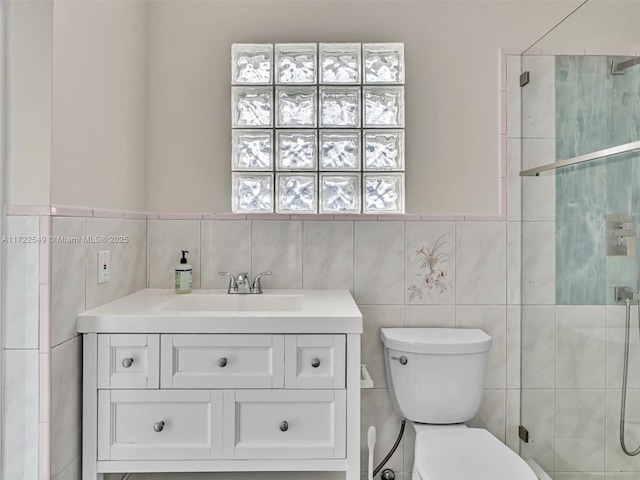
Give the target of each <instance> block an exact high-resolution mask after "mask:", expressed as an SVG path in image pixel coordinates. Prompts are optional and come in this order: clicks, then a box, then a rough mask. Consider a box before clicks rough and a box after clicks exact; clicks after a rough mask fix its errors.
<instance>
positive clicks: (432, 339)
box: [380, 328, 491, 354]
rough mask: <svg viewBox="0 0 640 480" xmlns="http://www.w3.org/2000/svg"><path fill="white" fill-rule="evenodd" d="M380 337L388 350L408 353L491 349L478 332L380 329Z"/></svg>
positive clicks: (454, 352)
mask: <svg viewBox="0 0 640 480" xmlns="http://www.w3.org/2000/svg"><path fill="white" fill-rule="evenodd" d="M380 337H381V338H382V342H383V343H384V344H385V346H386V347H387V348H390V349H393V350H398V351H402V352H411V353H432V354H464V353H481V352H487V351H489V349H490V348H491V337H490V336H489V335H487V334H486V333H485V332H483V331H482V330H480V329H478V328H382V329H380Z"/></svg>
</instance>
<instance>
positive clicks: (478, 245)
mask: <svg viewBox="0 0 640 480" xmlns="http://www.w3.org/2000/svg"><path fill="white" fill-rule="evenodd" d="M506 230H507V229H506V223H505V222H460V223H458V227H457V245H456V251H457V256H456V278H457V286H456V303H457V304H462V305H504V304H505V303H506V296H507V292H506V290H507V288H506V285H507V278H506V277H507V274H506V271H507V260H506V250H507V244H506V243H507V241H506V239H507V232H506Z"/></svg>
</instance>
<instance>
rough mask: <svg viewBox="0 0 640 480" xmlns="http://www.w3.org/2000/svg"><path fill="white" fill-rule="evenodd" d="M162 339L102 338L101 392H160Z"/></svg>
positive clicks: (131, 335)
mask: <svg viewBox="0 0 640 480" xmlns="http://www.w3.org/2000/svg"><path fill="white" fill-rule="evenodd" d="M159 379H160V335H157V334H151V335H147V334H126V335H119V334H101V335H98V388H100V389H106V388H116V389H118V388H123V389H130V388H159Z"/></svg>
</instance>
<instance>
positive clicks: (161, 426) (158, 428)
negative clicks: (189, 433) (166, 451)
mask: <svg viewBox="0 0 640 480" xmlns="http://www.w3.org/2000/svg"><path fill="white" fill-rule="evenodd" d="M153 429H154V430H155V431H156V432H161V431H162V430H164V422H163V421H160V422H158V423H156V424H155V425H154V426H153Z"/></svg>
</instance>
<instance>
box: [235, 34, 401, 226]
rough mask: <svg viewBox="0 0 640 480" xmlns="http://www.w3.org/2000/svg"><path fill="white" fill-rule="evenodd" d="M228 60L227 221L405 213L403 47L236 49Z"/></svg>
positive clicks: (263, 46)
mask: <svg viewBox="0 0 640 480" xmlns="http://www.w3.org/2000/svg"><path fill="white" fill-rule="evenodd" d="M231 61H232V68H231V83H232V87H231V116H232V117H231V126H232V134H231V137H232V148H231V152H232V153H231V154H232V158H231V167H232V183H233V185H232V209H233V211H234V212H244V213H247V212H276V213H328V214H341V213H371V214H376V213H403V212H404V184H405V174H404V165H405V162H404V143H405V137H404V135H405V133H404V126H405V112H404V107H405V99H404V78H405V71H404V44H402V43H363V44H360V43H282V44H278V43H276V44H234V45H232V47H231Z"/></svg>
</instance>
